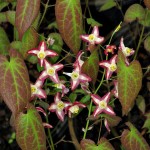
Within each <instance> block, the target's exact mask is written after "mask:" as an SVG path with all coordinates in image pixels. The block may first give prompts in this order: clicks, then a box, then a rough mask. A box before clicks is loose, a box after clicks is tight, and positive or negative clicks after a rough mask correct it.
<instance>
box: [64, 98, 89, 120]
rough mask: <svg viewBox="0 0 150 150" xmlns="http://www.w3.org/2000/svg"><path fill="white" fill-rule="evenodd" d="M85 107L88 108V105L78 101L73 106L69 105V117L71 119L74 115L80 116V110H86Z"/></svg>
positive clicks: (67, 109)
mask: <svg viewBox="0 0 150 150" xmlns="http://www.w3.org/2000/svg"><path fill="white" fill-rule="evenodd" d="M85 107H86V105H84V104H82V103H80V102H77V101H76V102H74V103H72V104H71V105H69V106H68V107H67V108H66V111H68V116H69V117H70V118H71V117H72V114H73V115H76V114H78V113H79V109H80V108H85Z"/></svg>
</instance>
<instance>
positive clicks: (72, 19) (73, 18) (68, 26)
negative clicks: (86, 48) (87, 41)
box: [55, 0, 83, 54]
mask: <svg viewBox="0 0 150 150" xmlns="http://www.w3.org/2000/svg"><path fill="white" fill-rule="evenodd" d="M55 15H56V22H57V25H58V29H59V32H60V34H61V36H62V37H63V39H64V41H65V42H66V44H67V46H68V47H69V48H70V49H71V50H72V51H73V53H75V54H77V53H78V51H79V49H80V44H81V39H80V37H79V36H80V35H81V34H82V32H83V27H82V10H81V4H80V0H69V1H68V0H57V1H56V5H55Z"/></svg>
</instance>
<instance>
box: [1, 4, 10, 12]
mask: <svg viewBox="0 0 150 150" xmlns="http://www.w3.org/2000/svg"><path fill="white" fill-rule="evenodd" d="M8 4H9V3H8V2H0V11H2V9H3V8H5V7H6V6H8Z"/></svg>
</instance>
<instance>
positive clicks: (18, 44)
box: [10, 41, 22, 52]
mask: <svg viewBox="0 0 150 150" xmlns="http://www.w3.org/2000/svg"><path fill="white" fill-rule="evenodd" d="M10 47H11V49H15V50H17V51H18V52H20V50H21V48H22V43H21V42H20V41H13V42H11V44H10Z"/></svg>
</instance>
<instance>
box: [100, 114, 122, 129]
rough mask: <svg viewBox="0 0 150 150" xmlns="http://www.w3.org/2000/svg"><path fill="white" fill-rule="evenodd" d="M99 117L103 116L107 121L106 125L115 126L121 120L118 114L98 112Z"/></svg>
mask: <svg viewBox="0 0 150 150" xmlns="http://www.w3.org/2000/svg"><path fill="white" fill-rule="evenodd" d="M100 116H101V117H104V118H106V119H107V121H108V125H109V126H110V127H115V126H117V125H118V123H119V122H120V121H121V118H120V117H118V116H112V115H107V114H100Z"/></svg>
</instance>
